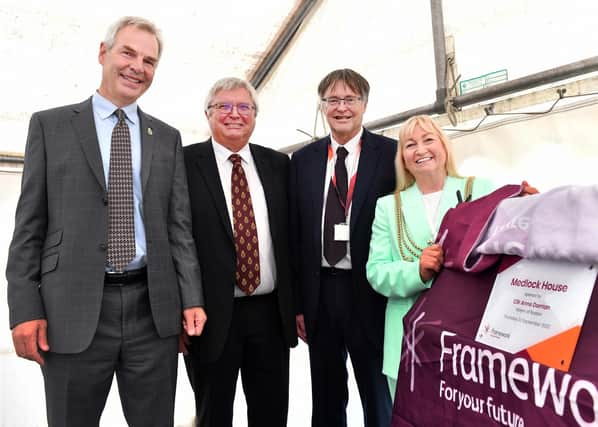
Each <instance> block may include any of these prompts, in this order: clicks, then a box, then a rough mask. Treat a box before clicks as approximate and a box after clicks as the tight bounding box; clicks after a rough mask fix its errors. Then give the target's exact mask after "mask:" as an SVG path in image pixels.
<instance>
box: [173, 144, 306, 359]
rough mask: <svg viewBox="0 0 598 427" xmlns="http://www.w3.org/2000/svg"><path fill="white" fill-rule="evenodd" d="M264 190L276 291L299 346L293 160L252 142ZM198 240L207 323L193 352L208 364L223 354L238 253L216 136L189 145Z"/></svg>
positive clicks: (289, 339)
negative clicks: (291, 213) (292, 248)
mask: <svg viewBox="0 0 598 427" xmlns="http://www.w3.org/2000/svg"><path fill="white" fill-rule="evenodd" d="M250 150H251V155H252V156H253V159H254V161H255V165H256V168H257V171H258V175H259V177H260V181H261V183H262V186H263V188H264V194H265V197H266V204H267V206H268V221H269V223H270V234H271V236H272V244H273V248H274V259H275V262H276V289H277V296H278V305H279V311H280V318H281V322H282V328H283V334H284V339H285V341H286V343H287V344H288V345H289V347H292V346H295V345H296V344H297V333H296V328H295V316H294V306H293V299H292V297H293V292H292V288H291V270H290V260H289V239H288V195H287V187H288V169H289V158H288V157H287V156H286V155H284V154H282V153H278V152H276V151H274V150H271V149H269V148H265V147H261V146H259V145H254V144H250ZM184 154H185V166H186V169H187V177H188V181H189V197H190V200H191V214H192V224H193V237H194V239H195V243H196V247H197V253H198V258H199V263H200V265H201V276H202V283H203V290H204V296H205V303H206V306H205V309H206V312H207V315H208V319H209V320H208V322H207V323H206V326H205V329H204V331H203V334H202V335H201V337H198V338H194V342H193V347H194V354H196V355H197V357H198V358H199V359H200V361H203V362H211V361H213V360H215V359H216V358H217V357H218V356H219V355H220V354H221V352H222V348H223V346H224V342H225V340H226V337H227V335H228V331H229V327H230V323H231V316H232V310H233V292H234V287H235V268H236V253H235V245H234V238H233V229H232V227H231V223H230V218H229V215H228V211H227V207H226V201H225V199H224V192H223V190H222V183H221V181H220V175H219V174H218V167H217V165H216V158H215V156H214V149H213V147H212V141H211V139H209V140H207V141H205V142H202V143H198V144H193V145H190V146H187V147H185V148H184Z"/></svg>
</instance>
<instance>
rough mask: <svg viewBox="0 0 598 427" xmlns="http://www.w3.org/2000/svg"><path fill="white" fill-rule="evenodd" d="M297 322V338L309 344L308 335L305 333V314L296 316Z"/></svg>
mask: <svg viewBox="0 0 598 427" xmlns="http://www.w3.org/2000/svg"><path fill="white" fill-rule="evenodd" d="M295 322H296V323H297V336H298V337H299V338H301V339H302V340H303V342H305V343H307V333H306V332H305V318H304V317H303V314H298V315H297V316H295Z"/></svg>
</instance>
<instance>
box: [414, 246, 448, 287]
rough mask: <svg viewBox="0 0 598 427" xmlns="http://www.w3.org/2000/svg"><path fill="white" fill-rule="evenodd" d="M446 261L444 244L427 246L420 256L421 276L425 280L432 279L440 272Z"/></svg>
mask: <svg viewBox="0 0 598 427" xmlns="http://www.w3.org/2000/svg"><path fill="white" fill-rule="evenodd" d="M443 262H444V251H443V250H442V246H440V245H438V244H435V245H431V246H428V247H427V248H425V249H424V250H423V252H422V254H421V256H420V257H419V276H420V277H421V279H422V281H423V282H427V281H428V280H430V279H432V278H433V277H434V276H436V274H438V273H439V272H440V269H441V268H442V263H443Z"/></svg>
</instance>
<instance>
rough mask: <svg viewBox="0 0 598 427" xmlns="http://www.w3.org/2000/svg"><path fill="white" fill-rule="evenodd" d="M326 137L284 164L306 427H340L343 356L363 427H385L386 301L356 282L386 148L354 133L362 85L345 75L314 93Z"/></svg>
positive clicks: (384, 186)
mask: <svg viewBox="0 0 598 427" xmlns="http://www.w3.org/2000/svg"><path fill="white" fill-rule="evenodd" d="M318 95H319V97H320V101H321V108H322V111H323V113H324V114H325V116H326V120H327V122H328V125H329V126H330V135H329V136H327V137H325V138H323V139H320V140H318V141H315V142H313V143H311V144H309V145H307V146H306V147H304V148H302V149H300V150H299V151H297V152H295V153H294V154H293V156H292V159H291V177H290V197H291V212H290V214H291V222H290V225H291V242H292V259H293V262H294V265H293V267H294V279H295V282H294V286H295V298H296V301H297V303H296V305H297V313H296V314H297V316H296V322H297V333H298V335H299V336H300V337H301V338H302V339H303V340H304V341H306V342H307V344H308V346H309V357H310V365H311V381H312V426H314V427H336V426H346V406H347V401H348V388H347V367H346V359H347V354H349V356H350V358H351V362H352V365H353V370H354V372H355V379H356V381H357V387H358V389H359V394H360V397H361V402H362V406H363V412H364V426H366V427H386V426H388V425H389V424H390V414H391V401H390V395H389V393H388V386H387V384H386V379H385V377H384V375H383V374H382V346H383V332H384V310H385V305H386V299H385V298H384V297H382V296H380V295H379V294H377V293H376V292H374V291H373V290H372V288H371V287H370V285H369V284H368V282H367V279H366V275H365V265H366V261H367V258H368V250H369V243H370V235H371V226H372V221H373V218H374V210H375V206H376V200H377V198H378V197H380V196H382V195H385V194H388V193H389V192H391V191H392V190H393V189H394V186H395V178H394V164H393V161H394V157H395V153H396V148H397V145H396V141H394V140H392V139H389V138H386V137H383V136H379V135H374V134H372V133H370V132H368V131H367V130H366V129H364V128H363V124H362V123H363V114H364V113H365V110H366V106H367V102H368V95H369V84H368V82H367V80H366V79H365V78H363V77H362V76H361V75H360V74H358V73H357V72H355V71H353V70H350V69H341V70H335V71H332V72H331V73H329V74H328V75H327V76H326V77H324V79H323V80H322V81H321V82H320V84H319V86H318Z"/></svg>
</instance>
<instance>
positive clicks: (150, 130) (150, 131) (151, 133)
mask: <svg viewBox="0 0 598 427" xmlns="http://www.w3.org/2000/svg"><path fill="white" fill-rule="evenodd" d="M147 134H148V135H150V136H151V135H153V134H154V131H153V130H152V128H147Z"/></svg>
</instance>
